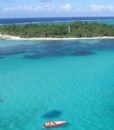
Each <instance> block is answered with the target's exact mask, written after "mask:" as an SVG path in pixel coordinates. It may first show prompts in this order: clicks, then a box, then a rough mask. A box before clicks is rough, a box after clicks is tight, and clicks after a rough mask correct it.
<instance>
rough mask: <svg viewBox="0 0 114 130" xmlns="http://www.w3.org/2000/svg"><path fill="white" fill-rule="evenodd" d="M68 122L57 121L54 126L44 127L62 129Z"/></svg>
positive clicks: (46, 126) (45, 126)
mask: <svg viewBox="0 0 114 130" xmlns="http://www.w3.org/2000/svg"><path fill="white" fill-rule="evenodd" d="M66 123H67V122H66V121H56V122H55V123H54V124H51V125H46V124H45V125H44V128H54V127H60V126H64V125H65V124H66Z"/></svg>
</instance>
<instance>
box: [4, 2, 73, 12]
mask: <svg viewBox="0 0 114 130" xmlns="http://www.w3.org/2000/svg"><path fill="white" fill-rule="evenodd" d="M47 11H48V12H53V11H55V12H61V11H62V12H69V11H73V6H72V5H71V4H70V3H66V4H63V5H58V6H57V5H52V4H45V5H38V6H37V5H24V6H17V7H8V8H3V9H2V12H47Z"/></svg>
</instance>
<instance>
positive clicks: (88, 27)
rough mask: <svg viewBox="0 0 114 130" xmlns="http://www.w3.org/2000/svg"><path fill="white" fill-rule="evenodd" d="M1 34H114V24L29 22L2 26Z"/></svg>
mask: <svg viewBox="0 0 114 130" xmlns="http://www.w3.org/2000/svg"><path fill="white" fill-rule="evenodd" d="M0 32H1V34H8V35H14V36H20V37H24V38H31V37H99V36H114V26H111V25H107V24H98V23H87V22H75V23H69V24H56V25H55V24H45V25H38V24H27V25H5V26H0Z"/></svg>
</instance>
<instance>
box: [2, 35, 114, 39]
mask: <svg viewBox="0 0 114 130" xmlns="http://www.w3.org/2000/svg"><path fill="white" fill-rule="evenodd" d="M0 39H4V40H86V39H87V40H89V39H90V40H91V39H114V36H103V37H81V38H50V37H49V38H44V37H40V38H39V37H34V38H21V37H19V36H11V35H2V34H0Z"/></svg>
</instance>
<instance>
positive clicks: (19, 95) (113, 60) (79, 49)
mask: <svg viewBox="0 0 114 130" xmlns="http://www.w3.org/2000/svg"><path fill="white" fill-rule="evenodd" d="M48 120H67V121H68V122H69V124H68V125H67V126H65V127H60V128H57V129H58V130H74V129H77V130H113V129H114V124H113V122H114V40H99V41H95V40H91V41H88V42H87V41H84V40H83V41H80V40H78V41H4V40H0V130H41V129H42V125H43V123H44V122H46V121H48Z"/></svg>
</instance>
